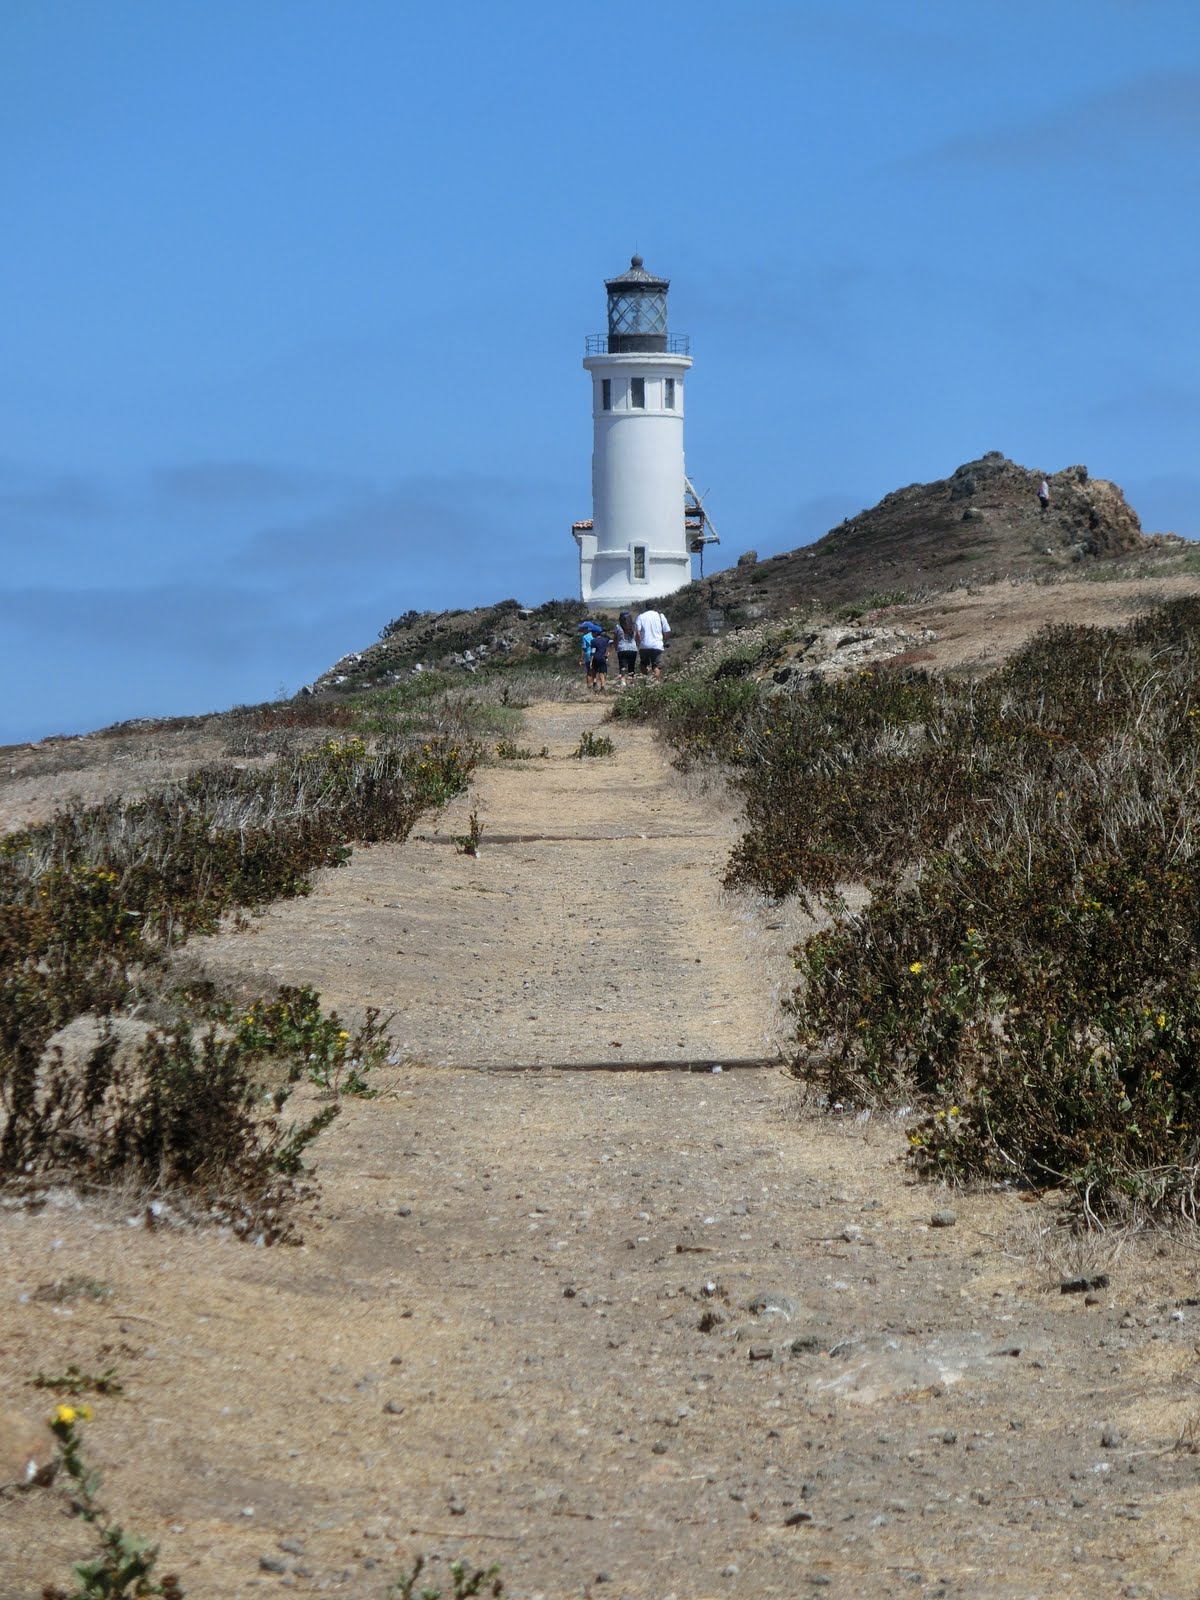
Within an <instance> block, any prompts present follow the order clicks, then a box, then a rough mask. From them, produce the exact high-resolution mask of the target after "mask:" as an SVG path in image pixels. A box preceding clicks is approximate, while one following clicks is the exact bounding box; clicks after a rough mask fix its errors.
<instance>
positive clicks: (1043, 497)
mask: <svg viewBox="0 0 1200 1600" xmlns="http://www.w3.org/2000/svg"><path fill="white" fill-rule="evenodd" d="M1038 504H1039V505H1040V506H1041V508H1042V510H1043V511H1045V510H1046V508H1047V507H1048V506H1049V504H1050V484H1049V482H1048V481H1047V480H1046V479H1045V478H1043V479H1042V487H1041V488H1040V489H1039V490H1038Z"/></svg>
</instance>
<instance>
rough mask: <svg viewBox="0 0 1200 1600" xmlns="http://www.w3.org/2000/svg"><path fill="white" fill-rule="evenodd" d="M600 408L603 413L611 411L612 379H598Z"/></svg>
mask: <svg viewBox="0 0 1200 1600" xmlns="http://www.w3.org/2000/svg"><path fill="white" fill-rule="evenodd" d="M600 408H601V410H603V411H611V410H612V379H611V378H601V379H600Z"/></svg>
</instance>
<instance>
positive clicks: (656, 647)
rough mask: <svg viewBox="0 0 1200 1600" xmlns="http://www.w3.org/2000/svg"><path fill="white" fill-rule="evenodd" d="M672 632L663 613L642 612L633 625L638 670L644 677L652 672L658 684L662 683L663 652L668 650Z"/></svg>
mask: <svg viewBox="0 0 1200 1600" xmlns="http://www.w3.org/2000/svg"><path fill="white" fill-rule="evenodd" d="M670 631H671V624H670V623H669V622H668V621H667V619H666V617H664V616H663V614H662V612H661V611H640V612H639V613H638V619H637V621H636V622H635V623H634V625H633V636H634V638H635V639H636V640H637V648H638V668H639V670H640V671H641V673H642V676H643V677H645V676H646V674H647V673H650V672H652V673H653V674H654V680H655V682H656V683H661V682H662V658H663V651H664V650H665V649H666V648H667V635H668V634H669V633H670Z"/></svg>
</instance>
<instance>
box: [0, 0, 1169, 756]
mask: <svg viewBox="0 0 1200 1600" xmlns="http://www.w3.org/2000/svg"><path fill="white" fill-rule="evenodd" d="M1198 178H1200V6H1197V5H1196V4H1195V0H1038V3H1036V4H1035V3H1026V0H971V3H970V4H968V5H964V4H963V3H962V0H953V3H949V0H947V3H942V0H913V3H909V4H906V5H900V4H898V3H895V0H837V3H834V0H829V3H815V0H813V3H809V0H796V3H792V4H756V3H754V0H750V3H748V4H742V5H738V6H733V5H726V4H716V3H712V0H656V3H655V4H653V5H647V6H644V7H642V6H631V5H625V6H614V5H612V4H599V3H595V0H574V3H572V4H570V5H568V4H565V3H555V4H549V3H540V0H539V3H527V0H510V3H509V4H506V5H497V4H495V3H494V0H490V3H486V4H485V3H475V0H447V3H445V4H443V5H440V6H430V5H428V4H408V3H406V0H206V3H205V4H203V5H198V4H190V3H187V0H75V3H64V0H2V3H0V214H2V215H3V216H4V217H5V219H6V228H5V235H6V241H5V245H4V247H3V249H2V250H0V288H2V289H3V297H2V304H3V306H4V323H3V328H2V331H0V551H2V553H3V574H4V578H3V584H2V585H0V676H2V681H3V684H4V695H3V700H2V702H0V741H3V740H8V741H12V740H16V739H22V738H30V737H36V736H39V735H42V734H46V733H52V732H64V731H79V730H82V729H86V728H89V727H94V726H98V725H101V724H103V723H106V722H110V721H113V720H116V719H123V718H127V717H133V716H140V715H148V714H158V713H169V712H184V711H197V710H206V709H212V708H217V707H221V706H226V705H230V704H233V703H237V702H250V701H256V700H260V699H264V698H268V697H271V696H273V695H274V694H276V693H277V692H278V691H279V690H280V689H281V688H286V689H288V690H289V691H291V690H295V689H296V688H297V687H298V686H299V685H300V684H301V683H303V682H305V681H307V680H308V679H311V678H312V677H314V676H315V675H316V674H317V673H318V672H319V671H321V670H322V669H323V668H324V667H326V666H327V665H329V664H330V663H331V662H332V661H333V660H334V659H335V658H336V657H337V656H338V655H340V654H341V653H342V652H343V651H345V650H347V649H352V648H357V647H361V646H362V645H364V644H366V643H368V642H370V640H372V639H373V638H374V637H375V636H376V634H377V633H378V630H379V628H380V627H381V626H382V624H383V623H384V622H386V621H387V620H388V619H389V618H390V617H392V616H395V615H396V614H398V613H399V612H401V611H404V610H406V609H407V608H408V607H410V606H416V607H420V608H424V607H434V608H442V607H447V606H455V605H470V604H475V603H479V602H482V601H487V600H494V599H501V598H504V597H507V596H510V595H514V596H517V597H519V598H520V599H522V600H525V601H528V602H531V603H536V602H538V601H541V600H544V599H548V598H550V597H552V596H559V595H565V594H571V593H574V592H576V591H577V584H578V571H577V562H576V554H575V546H574V544H573V542H572V540H571V538H570V534H569V527H570V523H571V521H572V520H573V519H574V518H576V517H579V516H586V515H588V514H589V513H590V509H591V507H590V451H591V421H590V391H589V385H588V380H587V378H586V376H585V374H584V373H583V371H582V370H581V368H580V360H581V357H582V354H583V340H584V336H585V335H586V334H588V333H592V332H596V331H599V330H600V329H601V328H602V327H603V318H604V288H603V279H604V278H605V277H606V276H611V275H612V274H614V273H616V272H619V271H621V270H623V269H624V267H625V266H626V264H627V262H628V258H629V255H630V253H631V252H632V251H633V249H634V248H635V247H636V248H638V249H640V251H641V252H642V254H643V255H644V257H645V259H646V264H647V266H648V267H649V268H650V269H651V270H652V271H656V272H660V273H662V274H664V275H666V276H669V277H670V278H671V279H672V290H671V299H670V308H671V326H672V330H673V331H675V332H681V333H688V334H690V335H691V338H692V353H693V355H694V357H695V366H694V368H693V370H692V373H691V375H690V377H689V380H688V420H687V440H686V445H687V457H688V468H689V472H690V474H691V476H692V477H693V479H694V480H695V482H696V483H697V485H698V486H699V487H700V488H701V489H703V490H707V491H708V494H709V501H708V503H709V507H710V509H711V511H712V514H713V517H714V519H715V521H716V523H717V526H718V527H719V529H720V531H721V535H722V540H723V543H722V546H721V550H720V552H719V559H720V561H721V563H722V564H725V563H727V562H732V561H733V560H734V559H735V558H736V557H737V555H738V554H739V553H740V552H741V551H743V550H745V549H748V548H751V547H753V548H755V549H757V550H758V552H759V553H760V555H765V554H768V553H772V552H775V551H778V550H784V549H790V548H792V547H794V546H795V545H798V544H802V543H805V542H807V541H808V540H810V539H813V538H815V537H818V536H819V535H820V534H822V533H823V532H825V531H826V529H827V528H829V527H830V526H831V525H832V524H834V523H835V522H838V521H840V520H841V518H842V517H843V516H845V515H847V514H848V513H851V512H854V511H857V510H859V509H861V508H862V507H863V506H866V505H870V504H873V503H874V502H875V501H876V500H877V499H878V498H879V497H880V496H881V495H883V494H885V493H887V492H888V491H889V490H890V489H893V488H896V487H898V486H900V485H901V484H906V483H911V482H913V481H917V480H921V479H927V478H932V477H940V476H944V475H945V474H947V473H948V472H950V471H952V470H953V468H954V467H955V466H957V465H958V464H959V463H960V462H961V461H964V460H967V459H970V458H971V457H974V456H978V455H981V454H982V453H983V452H984V451H986V450H991V449H999V450H1003V451H1004V452H1005V453H1006V454H1007V455H1010V456H1013V457H1014V458H1015V459H1017V460H1019V461H1022V462H1024V463H1025V464H1026V465H1029V466H1037V467H1042V468H1044V469H1046V470H1055V469H1057V468H1059V467H1062V466H1065V465H1067V464H1069V463H1073V462H1084V463H1086V465H1087V466H1088V467H1089V469H1090V470H1091V471H1092V472H1093V473H1094V474H1095V475H1096V476H1100V477H1111V478H1114V479H1116V480H1117V481H1118V482H1120V483H1121V484H1122V485H1123V486H1124V487H1125V489H1126V492H1127V493H1128V495H1129V497H1130V499H1131V501H1132V502H1133V504H1134V505H1135V507H1136V508H1137V510H1138V511H1139V513H1140V515H1141V517H1142V522H1143V525H1144V526H1145V527H1147V528H1148V529H1161V528H1173V529H1175V530H1176V531H1178V532H1180V533H1184V534H1188V535H1191V536H1200V463H1198V462H1197V457H1196V442H1197V439H1198V438H1200V316H1198V314H1197V268H1196V263H1197V259H1198V257H1200V221H1198V220H1197V219H1198V216H1200V206H1198V204H1197V199H1198V181H1197V180H1198Z"/></svg>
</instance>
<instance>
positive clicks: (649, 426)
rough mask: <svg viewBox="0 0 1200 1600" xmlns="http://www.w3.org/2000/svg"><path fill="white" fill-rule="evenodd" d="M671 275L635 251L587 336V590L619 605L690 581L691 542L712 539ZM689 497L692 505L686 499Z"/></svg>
mask: <svg viewBox="0 0 1200 1600" xmlns="http://www.w3.org/2000/svg"><path fill="white" fill-rule="evenodd" d="M670 286H671V285H670V280H669V279H668V278H656V277H654V275H653V274H652V273H649V272H647V271H646V269H645V267H644V266H643V265H642V258H641V256H634V257H633V259H632V261H631V262H630V264H629V271H628V272H623V273H622V274H621V276H620V277H619V278H609V279H607V280H606V282H605V288H606V289H607V290H608V333H607V334H601V335H598V336H594V337H591V338H589V339H588V341H587V353H586V355H585V357H584V362H583V365H584V367H585V368H586V369H587V371H588V372H589V373H590V374H591V378H592V519H591V521H590V522H577V523H575V524H574V525H573V527H572V530H571V531H572V533H573V535H574V537H575V540H576V542H577V543H578V545H579V587H580V593H581V595H582V596H583V599H584V600H585V601H586V602H587V603H588V604H589V605H594V606H596V607H604V608H608V609H612V610H615V609H617V608H618V607H621V606H630V607H633V606H636V605H637V604H638V603H639V602H641V601H643V600H646V599H648V598H650V596H652V595H665V594H673V593H674V591H675V590H676V589H682V588H683V586H684V584H685V583H689V582H690V581H691V576H692V551H693V550H696V549H702V548H703V545H704V544H706V543H708V542H711V541H715V538H716V535H715V533H714V532H712V531H711V530H710V531H706V519H705V516H704V512H703V508H702V507H701V506H700V504H699V499H698V497H697V496H696V495H695V493H694V491H693V490H692V487H691V484H690V483H688V481H687V478H686V476H685V473H684V464H683V380H684V377H685V375H686V373H687V371H688V369H689V368H690V367H691V364H692V359H691V356H690V355H689V354H688V340H687V338H686V337H680V336H676V337H672V336H671V335H670V334H669V333H668V332H667V290H668V289H669V288H670ZM689 500H690V501H691V504H690V505H689V504H688V501H689Z"/></svg>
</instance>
